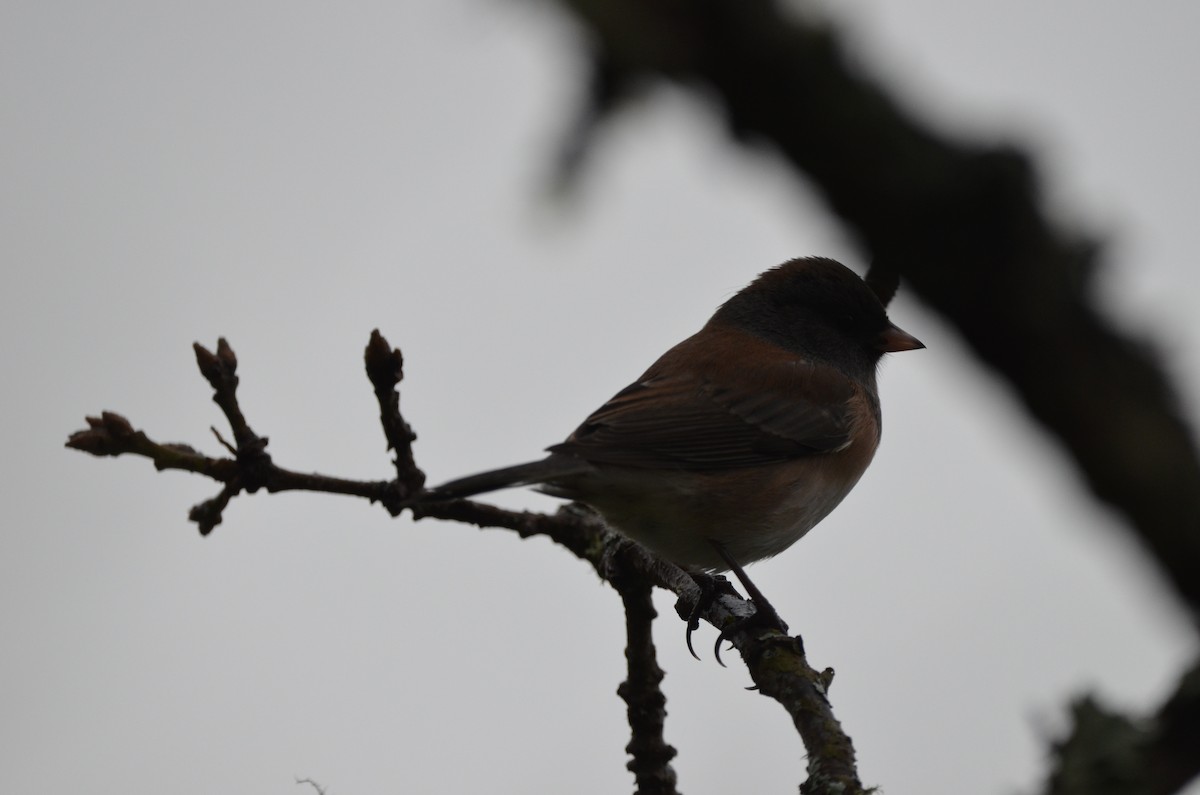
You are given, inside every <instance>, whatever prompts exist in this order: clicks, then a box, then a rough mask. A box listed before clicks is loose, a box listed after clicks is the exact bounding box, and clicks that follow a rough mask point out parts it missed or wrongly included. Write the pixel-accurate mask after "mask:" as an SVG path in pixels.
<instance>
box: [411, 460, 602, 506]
mask: <svg viewBox="0 0 1200 795" xmlns="http://www.w3.org/2000/svg"><path fill="white" fill-rule="evenodd" d="M591 468H592V467H591V464H588V463H587V462H586V461H583V460H582V459H579V458H575V457H573V456H564V455H550V456H547V457H546V458H543V459H542V460H540V461H530V462H529V463H527V464H517V465H516V466H511V467H504V468H503V469H493V470H491V471H489V472H480V473H479V474H478V475H469V476H467V477H465V478H459V479H458V480H451V481H449V482H448V483H443V484H442V485H440V486H435V487H434V488H432V489H429V490H428V491H426V492H425V494H423V495H422V499H423V500H431V501H437V500H458V499H462V498H464V497H471V496H473V495H475V494H483V493H485V492H489V491H498V490H500V489H507V488H512V487H514V486H528V485H530V484H532V483H544V482H546V481H549V480H554V479H555V478H561V477H566V476H569V475H580V474H583V473H584V472H588V471H590V470H591Z"/></svg>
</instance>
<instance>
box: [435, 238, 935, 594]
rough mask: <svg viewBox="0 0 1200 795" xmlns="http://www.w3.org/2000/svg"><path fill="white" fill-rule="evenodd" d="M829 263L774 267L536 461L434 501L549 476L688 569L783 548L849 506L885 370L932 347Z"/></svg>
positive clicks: (444, 489) (870, 451)
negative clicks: (885, 362)
mask: <svg viewBox="0 0 1200 795" xmlns="http://www.w3.org/2000/svg"><path fill="white" fill-rule="evenodd" d="M923 347H924V345H922V344H921V343H920V342H919V341H918V340H917V339H916V338H915V337H913V336H912V335H910V334H908V333H906V332H904V331H901V330H900V329H899V328H897V327H896V326H895V325H893V324H892V323H891V321H889V320H888V317H887V314H886V312H885V311H884V308H883V305H882V304H880V302H879V300H878V299H877V298H876V297H875V295H874V294H873V293H872V292H871V290H870V288H868V287H867V285H866V283H864V282H863V280H862V279H860V278H859V277H858V276H857V275H856V274H855V273H854V272H853V271H851V270H850V269H849V268H847V267H845V266H844V265H841V264H840V263H838V262H835V261H834V260H831V259H825V258H821V257H809V258H806V259H795V260H791V261H790V262H785V263H784V264H782V265H780V266H778V267H775V268H772V269H771V270H768V271H767V272H765V273H763V274H762V275H761V276H759V277H758V278H757V279H755V280H754V281H753V282H751V283H750V285H749V286H747V287H746V288H745V289H743V290H742V291H741V292H739V293H737V294H736V295H734V296H733V297H732V298H730V299H729V300H728V301H726V302H725V303H724V304H723V305H722V306H721V308H720V309H718V310H717V312H716V314H714V315H713V316H712V319H710V320H709V321H708V323H707V324H705V326H704V328H702V329H701V330H700V331H699V332H697V333H696V334H694V335H692V336H691V337H689V338H687V339H686V340H684V341H683V342H681V343H679V344H678V345H676V346H675V347H674V348H671V350H669V351H667V352H666V353H665V354H663V355H662V357H661V358H659V360H658V361H657V362H655V363H654V364H653V365H651V366H650V369H649V370H647V371H646V372H645V373H644V374H643V375H642V376H641V377H640V378H639V379H637V380H636V381H635V382H633V383H632V384H630V385H629V386H627V387H626V388H625V389H623V390H621V391H620V392H618V393H617V394H616V395H614V396H613V397H612V399H611V400H609V401H608V402H607V403H605V404H604V405H603V406H601V407H600V408H599V409H598V410H597V411H596V412H595V413H593V414H592V415H591V416H590V417H588V418H587V419H586V420H584V422H583V424H582V425H580V426H579V427H578V428H576V429H575V432H574V433H572V434H571V435H570V436H569V437H567V439H566V441H564V442H562V443H560V444H556V445H554V446H553V447H550V448H548V450H549V452H550V455H549V456H547V457H546V458H543V459H541V460H540V461H533V462H530V463H528V464H520V465H518V466H513V467H507V468H505V469H497V470H494V471H491V472H484V473H482V474H479V475H473V476H471V477H466V478H462V479H460V480H454V481H451V482H449V483H445V484H443V485H441V486H439V487H437V488H435V489H432V490H431V491H430V492H429V494H428V498H429V499H453V498H459V497H469V496H471V495H473V494H479V493H482V492H487V491H494V490H496V489H501V488H506V487H509V486H522V485H530V484H538V486H539V489H540V490H541V491H544V492H546V493H547V494H552V495H554V496H556V497H564V498H566V499H570V500H578V501H580V502H583V503H586V504H587V505H590V506H591V507H593V508H595V509H596V510H597V511H598V512H599V513H600V514H601V515H602V516H603V517H604V519H605V521H606V522H607V523H608V524H609V526H611V527H612V528H614V529H615V530H618V531H619V532H621V533H623V534H625V535H626V536H628V537H629V538H632V539H634V540H636V541H639V542H641V543H642V544H644V545H645V546H647V547H649V548H650V549H651V550H653V551H655V552H657V553H658V554H659V555H661V556H662V557H664V558H666V559H667V560H670V561H672V562H674V563H677V564H679V565H681V566H684V567H686V568H688V569H690V570H692V571H707V572H718V571H725V570H726V569H728V568H730V567H731V566H733V567H734V568H735V571H737V570H738V569H737V567H736V564H746V563H750V562H752V561H756V560H760V559H762V558H766V557H770V556H772V555H776V554H778V553H780V552H782V551H783V550H785V549H787V548H788V547H789V546H791V545H792V544H793V543H795V542H796V541H797V540H798V539H799V538H800V537H801V536H803V535H804V534H805V533H807V532H808V531H809V530H810V529H811V528H812V527H813V525H815V524H816V523H817V522H819V521H821V520H822V519H823V518H825V516H826V515H827V514H828V513H829V512H830V511H832V510H833V509H834V507H836V506H837V504H838V503H840V502H841V501H842V498H843V497H845V496H846V494H847V493H848V492H849V491H850V489H851V488H853V486H854V484H855V483H857V482H858V479H859V477H860V476H861V475H862V473H863V471H864V470H865V469H866V468H867V465H868V464H869V463H871V458H872V457H873V456H874V455H875V449H876V447H877V446H878V445H879V433H880V413H879V394H878V391H877V388H876V382H875V367H876V365H877V364H878V362H879V359H880V357H881V356H882V355H883V354H884V353H889V352H895V351H908V350H913V349H915V348H923Z"/></svg>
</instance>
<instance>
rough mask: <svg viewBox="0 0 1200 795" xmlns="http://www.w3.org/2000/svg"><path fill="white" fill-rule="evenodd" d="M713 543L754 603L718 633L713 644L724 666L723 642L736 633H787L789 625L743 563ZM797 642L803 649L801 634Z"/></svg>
mask: <svg viewBox="0 0 1200 795" xmlns="http://www.w3.org/2000/svg"><path fill="white" fill-rule="evenodd" d="M712 545H713V547H714V548H715V549H716V550H717V554H718V555H720V556H721V560H723V561H725V565H726V566H728V567H729V570H730V571H731V572H733V576H735V577H737V579H738V582H740V583H741V584H742V587H743V588H745V589H746V596H747V597H749V599H750V603H751V604H753V605H754V612H753V613H751V614H750V615H748V616H746V617H744V618H739V619H737V620H735V621H733V622H732V623H730V624H728V625H727V626H725V627H724V628H723V629H722V630H721V633H720V634H719V635H717V642H716V644H715V645H714V646H713V655H714V656H715V657H716V658H717V662H718V663H719V664H720V665H721V666H722V667H724V665H725V663H724V662H722V661H721V644H722V643H724V642H725V641H727V640H731V639H732V638H733V636H734V635H736V634H738V633H739V632H746V631H747V630H751V629H764V630H774V631H777V632H781V633H783V634H784V635H787V634H788V626H787V624H786V623H785V622H784V620H783V619H782V618H781V617H780V616H779V612H778V611H776V610H775V607H774V606H773V605H772V604H771V603H770V601H768V600H767V597H766V596H764V595H763V592H762V591H760V590H759V589H758V586H757V585H755V584H754V581H753V580H751V579H750V577H749V576H747V575H746V571H745V569H743V568H742V567H741V564H739V563H738V562H737V561H736V560H734V559H733V556H732V555H730V554H729V553H728V552H727V551H726V550H725V547H723V546H721V545H720V544H718V543H717V542H715V541H714V542H712ZM796 642H797V643H799V644H800V645H801V649H803V647H804V641H803V640H802V639H801V638H800V637H799V636H797V637H796Z"/></svg>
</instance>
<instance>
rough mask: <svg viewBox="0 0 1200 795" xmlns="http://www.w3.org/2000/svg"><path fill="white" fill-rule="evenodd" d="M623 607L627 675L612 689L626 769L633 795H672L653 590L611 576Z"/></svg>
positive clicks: (672, 752)
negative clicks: (624, 728)
mask: <svg viewBox="0 0 1200 795" xmlns="http://www.w3.org/2000/svg"><path fill="white" fill-rule="evenodd" d="M611 582H612V584H613V587H614V588H616V589H617V591H618V592H619V593H620V594H621V602H622V603H623V604H624V606H625V661H626V664H627V667H628V674H627V676H626V679H625V681H624V682H622V683H621V685H620V687H618V688H617V695H619V696H620V697H621V698H622V700H624V702H625V704H626V706H627V713H628V718H629V729H630V734H631V737H630V740H629V744H628V745H626V746H625V750H626V751H627V752H628V753H629V755H630V756H632V757H633V758H632V759H630V760H629V763H628V764H627V765H626V767H627V768H629V771H630V772H631V773H633V775H634V780H635V782H636V784H637V789H636V790H634V792H635V795H675V793H676V789H675V782H676V777H675V769H674V768H672V767H671V760H672V759H674V758H675V753H676V751H675V749H674V748H672V747H671V746H670V745H669V744H667V741H666V738H665V737H664V735H663V724H664V723H665V721H666V718H667V710H666V706H667V697H666V696H665V695H663V692H662V688H661V687H659V685H660V684H661V683H662V680H663V671H662V668H660V667H659V666H658V660H657V658H656V656H655V650H654V637H653V633H652V631H651V630H652V628H653V626H654V618H655V616H657V613H655V611H654V602H653V600H652V599H651V593H652V591H653V588H652V587H651V586H650V584H649V583H648V582H646V580H645V579H644V578H640V577H639V578H632V579H630V578H624V577H616V578H612V579H611Z"/></svg>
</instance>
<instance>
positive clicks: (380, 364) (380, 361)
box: [363, 329, 425, 495]
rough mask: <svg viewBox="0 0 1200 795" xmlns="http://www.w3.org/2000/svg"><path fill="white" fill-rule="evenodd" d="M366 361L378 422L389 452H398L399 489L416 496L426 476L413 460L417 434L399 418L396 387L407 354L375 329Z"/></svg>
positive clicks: (401, 377)
mask: <svg viewBox="0 0 1200 795" xmlns="http://www.w3.org/2000/svg"><path fill="white" fill-rule="evenodd" d="M363 359H364V361H365V362H366V365H367V378H369V379H371V386H373V387H374V388H375V397H376V399H377V400H378V401H379V421H380V423H382V425H383V435H384V437H385V438H386V439H387V443H388V449H389V450H395V451H396V460H395V464H396V480H397V481H398V483H399V484H400V485H401V487H400V488H399V489H398V490H399V491H401V492H402V493H404V494H406V495H407V494H416V493H417V492H419V491H420V490H421V488H422V487H423V486H424V485H425V473H424V472H422V471H421V470H420V469H418V468H417V462H416V461H415V460H414V459H413V452H412V443H413V442H415V441H416V440H417V434H416V433H414V432H413V429H412V427H411V426H410V425H409V424H408V423H407V422H405V421H404V417H402V416H400V392H399V391H397V386H399V384H400V382H401V381H402V380H403V379H404V355H403V354H402V353H401V352H400V349H399V348H393V347H392V346H391V345H390V344H389V343H388V341H387V340H386V339H384V338H383V335H382V334H380V333H379V329H375V330H374V331H372V332H371V341H370V342H368V343H367V349H366V351H365V352H364V354H363Z"/></svg>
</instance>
